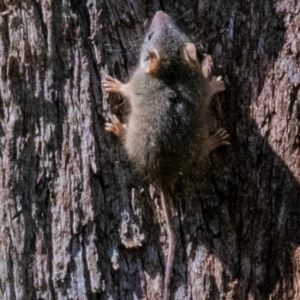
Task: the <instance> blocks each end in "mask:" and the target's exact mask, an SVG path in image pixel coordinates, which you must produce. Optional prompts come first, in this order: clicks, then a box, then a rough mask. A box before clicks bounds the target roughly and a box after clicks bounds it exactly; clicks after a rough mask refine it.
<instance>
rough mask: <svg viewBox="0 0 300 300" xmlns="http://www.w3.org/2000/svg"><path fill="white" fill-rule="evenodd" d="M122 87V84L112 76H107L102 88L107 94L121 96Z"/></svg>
mask: <svg viewBox="0 0 300 300" xmlns="http://www.w3.org/2000/svg"><path fill="white" fill-rule="evenodd" d="M122 86H123V83H122V82H120V81H119V80H117V79H115V78H113V77H111V76H107V77H106V79H105V80H103V81H102V87H103V90H104V91H105V92H106V93H114V94H120V93H121V89H122Z"/></svg>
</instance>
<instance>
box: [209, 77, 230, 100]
mask: <svg viewBox="0 0 300 300" xmlns="http://www.w3.org/2000/svg"><path fill="white" fill-rule="evenodd" d="M225 88H226V87H225V82H224V81H223V79H222V76H218V77H216V76H213V77H212V79H211V80H210V81H209V89H210V94H211V95H212V96H213V95H215V94H217V93H220V92H223V91H225Z"/></svg>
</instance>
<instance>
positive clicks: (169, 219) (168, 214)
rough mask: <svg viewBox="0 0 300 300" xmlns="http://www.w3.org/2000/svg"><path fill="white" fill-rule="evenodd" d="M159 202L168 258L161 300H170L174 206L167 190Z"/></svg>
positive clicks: (174, 242) (173, 250) (174, 237)
mask: <svg viewBox="0 0 300 300" xmlns="http://www.w3.org/2000/svg"><path fill="white" fill-rule="evenodd" d="M161 202H162V207H163V211H164V214H165V218H166V225H167V235H168V244H169V245H168V256H167V261H166V266H165V280H164V294H163V300H169V298H170V281H171V275H172V268H173V261H174V253H175V247H176V234H175V232H176V230H177V221H176V220H177V218H176V217H174V216H173V212H174V205H173V202H172V199H171V196H170V192H169V190H167V189H162V191H161Z"/></svg>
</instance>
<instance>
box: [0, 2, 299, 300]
mask: <svg viewBox="0 0 300 300" xmlns="http://www.w3.org/2000/svg"><path fill="white" fill-rule="evenodd" d="M161 9H163V10H164V11H166V12H167V13H168V14H170V15H172V16H173V19H174V20H175V21H176V23H177V24H178V26H179V27H180V28H182V29H183V31H185V32H186V33H187V34H188V35H190V36H191V38H192V39H193V41H194V42H196V43H197V46H198V47H199V49H200V50H201V51H203V52H208V53H210V54H212V56H213V58H214V61H215V63H216V65H217V66H218V68H219V70H220V72H221V73H223V74H224V77H225V79H226V83H227V90H226V91H225V92H224V93H223V95H221V96H220V98H219V99H216V101H215V105H214V107H213V111H214V112H215V115H216V117H217V119H218V122H219V123H220V124H222V125H223V126H224V127H225V128H226V129H227V130H228V131H229V133H230V134H231V143H232V146H231V147H229V148H226V147H222V148H220V149H218V150H216V151H215V152H214V153H212V154H211V155H210V157H209V158H208V159H207V160H206V161H205V162H204V164H203V166H202V167H201V168H200V170H199V172H195V174H192V175H190V176H189V177H187V176H183V177H182V179H181V180H180V182H179V183H178V185H177V186H176V190H177V193H176V199H175V202H176V205H177V207H178V217H179V218H180V220H181V223H180V224H181V227H180V229H179V231H178V238H179V241H180V243H179V245H178V247H177V250H176V260H175V265H174V270H173V278H172V299H177V300H185V299H193V300H195V299H200V300H202V299H212V300H215V299H216V300H217V299H227V300H229V299H240V300H244V299H249V300H250V299H258V300H261V299H272V300H274V299H278V300H279V299H280V300H281V299H293V300H297V299H300V275H299V274H300V248H299V246H300V185H299V180H300V171H299V170H300V155H299V147H300V134H299V124H300V123H299V122H300V92H299V81H300V80H299V79H300V66H299V58H300V42H299V41H300V3H299V2H298V1H297V0H296V1H292V0H278V1H272V0H263V1H253V0H252V1H248V0H245V1H241V0H240V1H221V0H218V1H215V2H212V1H209V0H202V1H185V0H179V1H176V2H174V3H173V1H167V0H165V1H152V2H149V1H134V0H106V1H102V0H86V1H83V0H81V1H80V0H23V1H17V0H10V1H9V0H6V1H4V0H0V224H1V226H0V298H1V299H5V300H6V299H10V300H15V299H26V300H27V299H28V300H29V299H30V300H31V299H33V300H34V299H51V300H54V299H55V300H56V299H80V300H84V299H89V300H91V299H109V300H112V299H115V300H127V299H151V300H155V299H160V297H161V291H162V282H163V274H164V260H165V257H164V251H165V250H166V246H167V245H166V231H165V224H164V218H163V214H162V211H161V204H160V200H159V196H158V195H159V193H158V191H157V190H156V189H155V186H153V185H151V183H149V182H147V181H146V180H145V179H144V178H143V177H142V176H138V175H137V174H135V172H134V168H133V166H131V165H130V163H129V162H128V161H127V160H126V154H125V153H124V150H123V149H122V145H121V143H120V142H119V141H118V140H117V139H116V138H114V137H111V136H110V135H108V134H106V133H105V132H104V130H103V127H104V123H105V118H106V117H107V109H108V106H107V99H103V97H102V91H101V86H100V80H101V69H104V68H105V67H107V69H108V72H109V73H110V74H111V75H113V76H115V77H117V78H119V79H121V80H126V79H128V77H129V76H130V74H132V72H134V69H135V66H136V64H137V57H138V50H139V45H140V43H141V41H142V39H143V32H144V31H145V29H146V28H147V22H146V21H147V20H150V19H151V17H152V16H153V14H154V12H155V11H157V10H161ZM108 100H109V103H111V106H110V109H111V110H112V111H113V112H115V113H117V114H118V115H119V116H121V117H124V115H125V112H126V110H127V108H126V101H124V100H123V99H117V98H113V97H111V98H109V99H108ZM196 173H197V174H196Z"/></svg>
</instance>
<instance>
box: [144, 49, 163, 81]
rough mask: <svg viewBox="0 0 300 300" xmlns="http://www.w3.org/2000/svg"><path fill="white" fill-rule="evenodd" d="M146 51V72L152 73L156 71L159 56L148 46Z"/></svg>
mask: <svg viewBox="0 0 300 300" xmlns="http://www.w3.org/2000/svg"><path fill="white" fill-rule="evenodd" d="M147 52H148V55H149V60H148V63H147V65H146V73H148V74H150V75H154V74H155V73H156V72H157V69H158V66H159V59H160V57H159V54H158V51H157V50H156V49H155V48H149V49H147Z"/></svg>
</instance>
